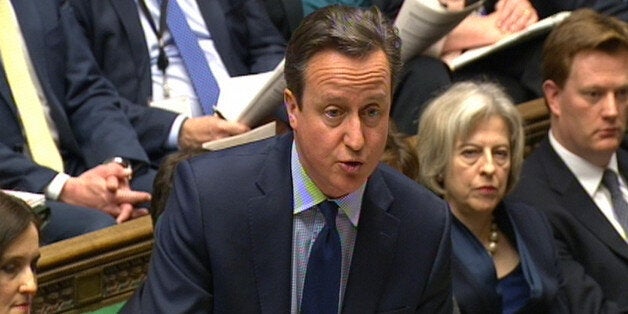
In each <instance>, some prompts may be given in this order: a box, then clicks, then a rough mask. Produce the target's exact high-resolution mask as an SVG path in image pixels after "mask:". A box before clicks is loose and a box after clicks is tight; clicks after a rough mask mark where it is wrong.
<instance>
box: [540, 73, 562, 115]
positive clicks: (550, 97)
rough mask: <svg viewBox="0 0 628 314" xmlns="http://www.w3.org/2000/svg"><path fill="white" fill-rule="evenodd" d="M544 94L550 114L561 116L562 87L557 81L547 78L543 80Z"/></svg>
mask: <svg viewBox="0 0 628 314" xmlns="http://www.w3.org/2000/svg"><path fill="white" fill-rule="evenodd" d="M543 94H545V102H546V103H547V108H548V109H549V111H550V114H552V115H555V116H560V103H559V98H560V87H559V86H558V85H557V84H556V82H554V81H552V80H547V81H545V82H543Z"/></svg>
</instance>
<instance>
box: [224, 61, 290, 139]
mask: <svg viewBox="0 0 628 314" xmlns="http://www.w3.org/2000/svg"><path fill="white" fill-rule="evenodd" d="M283 64H284V62H283V61H281V62H280V63H279V65H277V67H276V68H275V69H274V70H273V71H269V72H264V73H260V74H252V75H245V76H238V77H234V78H231V81H230V82H229V83H228V84H224V86H225V87H223V88H221V90H220V96H219V98H218V105H216V107H215V110H216V111H217V112H219V113H220V115H221V116H222V117H224V118H225V119H226V120H229V121H238V122H240V123H243V124H246V125H248V126H249V127H255V126H258V125H259V124H260V123H261V122H262V121H263V120H264V119H266V118H268V116H269V115H271V114H272V113H273V111H274V110H275V109H276V108H277V107H278V106H280V105H281V104H282V103H283V91H284V89H285V88H286V82H285V80H284V78H283Z"/></svg>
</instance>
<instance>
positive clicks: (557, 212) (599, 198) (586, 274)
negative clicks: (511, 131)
mask: <svg viewBox="0 0 628 314" xmlns="http://www.w3.org/2000/svg"><path fill="white" fill-rule="evenodd" d="M543 76H544V83H543V91H544V94H545V99H546V102H547V104H548V107H549V110H550V122H551V128H550V132H549V136H548V139H546V140H545V141H543V142H542V143H541V144H540V146H539V147H538V148H537V149H536V151H534V152H533V153H532V155H531V156H529V157H528V158H527V160H526V161H525V163H524V168H523V171H522V178H521V181H520V183H519V185H518V188H517V189H516V191H515V192H514V193H513V195H512V197H514V198H516V199H519V200H521V201H524V202H527V203H529V204H531V205H533V206H535V207H537V208H539V209H541V210H544V211H545V213H546V214H547V216H548V218H549V220H550V222H551V224H552V227H553V230H554V237H555V239H556V241H557V247H558V250H559V254H560V261H561V266H562V267H563V271H564V280H565V282H564V289H565V291H566V293H567V296H568V298H569V304H570V306H571V307H572V308H573V312H574V313H626V312H628V244H627V241H628V237H627V232H628V224H626V222H627V219H626V217H628V216H625V215H624V214H628V213H626V212H625V211H624V210H621V207H622V206H619V205H617V206H616V205H613V204H614V203H616V202H619V201H621V200H622V199H623V201H624V202H625V200H626V196H627V193H626V182H627V181H626V179H628V152H626V151H625V150H623V149H621V148H620V143H621V141H622V138H623V136H624V132H625V129H626V118H627V115H626V114H627V110H628V28H627V27H626V24H625V23H623V22H621V21H619V20H618V19H615V18H610V17H607V16H603V15H600V14H598V13H595V12H593V11H591V10H581V11H576V12H574V13H573V14H572V16H571V17H569V18H568V19H567V20H565V21H564V22H563V23H562V24H561V25H560V26H558V27H557V28H555V29H554V31H552V33H551V34H550V35H549V37H548V39H547V42H546V44H545V48H544V51H543ZM607 173H614V174H615V176H618V177H619V182H620V184H619V185H620V187H621V189H622V190H623V192H622V193H618V194H623V195H620V196H617V197H616V196H615V194H614V193H613V194H611V193H612V192H611V191H612V190H613V188H612V187H611V185H610V184H609V183H606V179H604V178H605V177H606V176H607Z"/></svg>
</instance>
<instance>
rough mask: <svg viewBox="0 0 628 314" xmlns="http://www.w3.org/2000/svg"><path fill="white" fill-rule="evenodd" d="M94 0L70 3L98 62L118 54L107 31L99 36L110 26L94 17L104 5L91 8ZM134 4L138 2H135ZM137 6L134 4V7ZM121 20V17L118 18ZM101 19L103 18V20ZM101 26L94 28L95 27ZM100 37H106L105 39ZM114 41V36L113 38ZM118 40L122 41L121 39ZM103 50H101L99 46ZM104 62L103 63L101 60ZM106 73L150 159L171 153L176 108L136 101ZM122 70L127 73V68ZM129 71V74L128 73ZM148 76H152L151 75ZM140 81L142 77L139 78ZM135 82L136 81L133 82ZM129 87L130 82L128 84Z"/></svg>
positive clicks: (118, 82)
mask: <svg viewBox="0 0 628 314" xmlns="http://www.w3.org/2000/svg"><path fill="white" fill-rule="evenodd" d="M90 2H91V1H83V0H72V1H70V4H71V6H72V9H73V10H72V11H73V13H74V16H75V18H76V20H77V21H78V25H79V27H80V29H81V30H82V33H83V34H82V36H83V37H84V39H85V41H86V42H87V43H89V44H90V47H91V48H90V49H91V51H92V53H93V55H94V58H95V60H96V62H97V63H98V62H104V61H103V60H102V58H106V57H110V58H111V57H113V58H115V57H116V56H120V54H118V55H112V54H111V52H110V49H109V46H107V45H105V44H106V42H105V40H104V39H101V37H104V35H100V37H98V36H97V34H100V33H106V32H107V27H105V26H103V24H98V23H97V22H96V21H94V20H95V19H99V18H100V17H95V16H93V11H92V10H98V9H100V8H101V7H98V6H93V7H91V9H90V5H92V4H91V3H90ZM133 6H135V4H133ZM133 9H134V10H135V7H133ZM115 22H118V21H115ZM101 23H102V22H101ZM99 27H100V28H102V29H95V28H99ZM117 35H118V36H119V37H123V36H125V35H126V34H117ZM99 40H101V41H103V42H102V43H101V42H99ZM112 41H113V39H112ZM118 44H121V43H120V42H118ZM99 49H100V50H102V51H98V50H99ZM125 52H127V53H130V52H129V51H126V50H122V51H121V52H120V53H125ZM124 57H125V58H127V59H128V60H129V61H128V62H133V59H132V58H131V56H128V55H125V56H124ZM101 64H102V63H101ZM116 65H117V66H124V63H116ZM103 73H106V74H107V75H110V77H108V78H109V79H110V80H111V81H112V83H113V84H112V85H114V86H115V85H116V84H119V85H117V86H118V88H120V90H118V91H117V92H118V93H119V94H120V96H121V97H122V99H121V101H120V107H121V108H122V110H123V111H124V113H125V115H126V116H127V118H128V119H129V121H130V122H131V125H132V126H133V129H134V130H135V132H136V133H137V136H138V139H139V141H140V143H141V145H142V147H143V148H144V149H145V150H146V152H147V153H148V155H149V157H150V159H151V160H159V159H161V158H162V157H163V156H165V155H166V154H168V153H171V152H172V150H169V149H168V148H167V147H166V145H165V143H166V141H167V139H168V134H169V132H170V127H171V126H172V124H173V122H174V120H175V119H176V117H177V114H176V113H174V112H170V111H167V110H162V109H158V108H151V107H148V106H146V105H144V104H136V103H134V102H133V101H132V99H134V98H128V99H127V98H124V97H130V95H128V96H125V93H124V92H122V90H123V89H125V88H127V87H124V85H120V80H121V79H120V78H118V79H116V76H115V74H114V73H108V72H107V71H106V70H103ZM123 73H128V72H127V71H124V72H123ZM127 75H128V74H127ZM148 79H149V78H148ZM138 81H140V80H138ZM132 86H136V85H132ZM129 87H130V86H129ZM141 90H142V89H141V88H139V87H138V88H135V89H133V94H138V98H141V99H143V97H142V96H139V95H140V94H142V92H141Z"/></svg>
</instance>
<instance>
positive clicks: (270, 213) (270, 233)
mask: <svg viewBox="0 0 628 314" xmlns="http://www.w3.org/2000/svg"><path fill="white" fill-rule="evenodd" d="M291 144H292V137H291V136H284V137H282V138H281V139H280V140H279V141H278V145H276V146H275V147H273V148H272V150H271V152H270V153H269V154H268V157H267V159H266V162H265V163H264V165H265V166H264V168H262V169H261V171H260V174H259V176H258V178H257V186H258V187H259V189H260V192H261V195H260V196H257V197H253V198H251V199H250V200H249V202H248V214H249V215H248V220H249V226H250V230H251V235H250V236H251V237H250V239H251V250H252V252H253V261H252V262H253V265H254V267H255V270H254V271H255V277H256V280H255V282H256V283H257V291H258V295H259V298H260V307H261V311H262V313H288V312H289V311H290V304H291V296H292V294H291V279H292V206H293V205H292V177H291V174H290V148H291Z"/></svg>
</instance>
